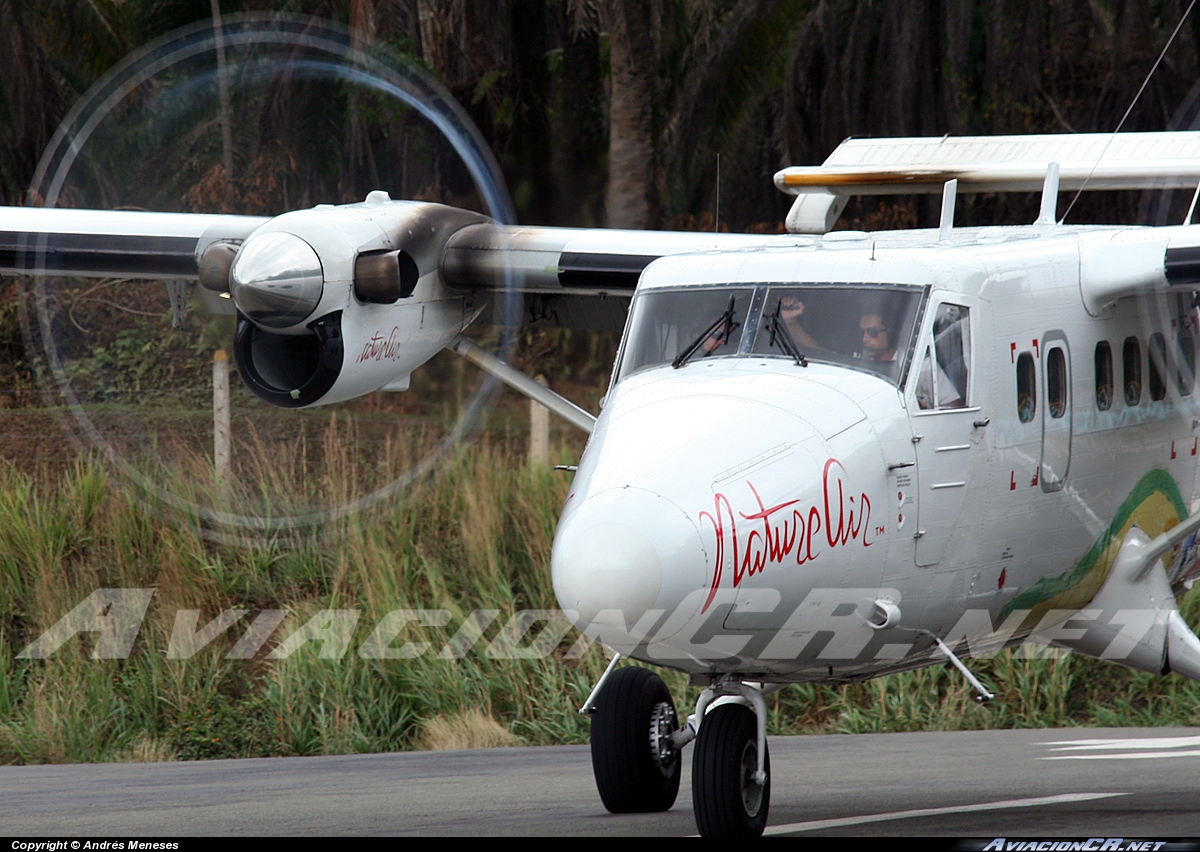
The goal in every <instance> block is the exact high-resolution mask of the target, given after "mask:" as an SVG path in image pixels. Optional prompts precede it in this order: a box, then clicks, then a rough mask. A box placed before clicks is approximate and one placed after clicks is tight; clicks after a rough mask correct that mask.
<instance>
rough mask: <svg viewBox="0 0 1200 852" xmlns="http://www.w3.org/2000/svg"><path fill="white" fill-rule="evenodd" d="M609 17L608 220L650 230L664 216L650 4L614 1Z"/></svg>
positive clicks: (607, 7)
mask: <svg viewBox="0 0 1200 852" xmlns="http://www.w3.org/2000/svg"><path fill="white" fill-rule="evenodd" d="M604 12H605V13H606V14H605V15H604V19H605V20H604V21H603V23H604V24H605V26H606V28H607V30H608V37H609V51H610V57H611V60H610V62H611V68H612V94H611V97H610V102H609V103H610V105H609V130H608V188H607V191H606V193H605V199H604V206H605V215H606V219H607V222H608V226H609V227H610V228H650V227H654V226H656V225H657V224H658V217H659V212H660V211H659V205H658V199H657V192H656V187H657V180H656V175H655V168H654V136H653V134H654V121H653V116H654V112H653V110H654V101H653V94H654V92H653V88H654V86H653V77H652V69H653V62H654V45H653V41H652V39H651V35H650V26H651V23H650V21H651V18H650V4H648V3H646V2H644V0H608V2H607V3H606V4H605V7H604Z"/></svg>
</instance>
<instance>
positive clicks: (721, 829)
mask: <svg viewBox="0 0 1200 852" xmlns="http://www.w3.org/2000/svg"><path fill="white" fill-rule="evenodd" d="M766 752H767V753H766V761H765V764H764V768H765V769H766V771H767V783H766V784H764V785H762V786H761V787H760V786H759V785H757V784H755V783H754V778H753V775H754V773H755V772H756V771H757V770H758V726H757V724H756V720H755V716H754V712H753V711H752V710H750V709H749V708H748V707H746V706H744V705H741V704H722V705H721V706H720V707H717V708H715V709H713V710H712V711H711V712H710V713H708V714H707V715H706V716H705V717H704V721H703V722H701V723H700V734H699V736H697V737H696V752H695V754H693V755H692V807H693V809H694V810H695V813H696V827H697V828H699V829H700V834H701V835H703V836H704V837H760V836H762V833H763V829H765V828H766V827H767V812H768V810H769V809H770V806H771V752H770V749H767V750H766Z"/></svg>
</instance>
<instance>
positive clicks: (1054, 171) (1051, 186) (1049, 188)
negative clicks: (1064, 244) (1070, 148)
mask: <svg viewBox="0 0 1200 852" xmlns="http://www.w3.org/2000/svg"><path fill="white" fill-rule="evenodd" d="M1057 212H1058V163H1047V164H1046V180H1045V182H1043V183H1042V211H1041V213H1039V214H1038V217H1037V221H1035V222H1034V223H1033V224H1035V225H1042V226H1045V227H1051V228H1052V227H1054V222H1055V218H1054V215H1055V214H1056V213H1057Z"/></svg>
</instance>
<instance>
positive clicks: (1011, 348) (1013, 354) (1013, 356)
mask: <svg viewBox="0 0 1200 852" xmlns="http://www.w3.org/2000/svg"><path fill="white" fill-rule="evenodd" d="M1008 356H1009V363H1013V364H1015V363H1016V361H1017V344H1016V343H1010V344H1008Z"/></svg>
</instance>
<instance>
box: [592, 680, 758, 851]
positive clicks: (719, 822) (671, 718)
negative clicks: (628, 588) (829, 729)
mask: <svg viewBox="0 0 1200 852" xmlns="http://www.w3.org/2000/svg"><path fill="white" fill-rule="evenodd" d="M718 699H719V700H718ZM714 702H715V706H713V705H714ZM594 706H595V714H594V715H593V716H592V770H593V771H594V773H595V775H596V786H597V788H598V789H599V791H600V798H601V799H602V800H603V801H604V807H606V808H607V809H608V810H609V811H611V812H612V813H649V812H653V811H665V810H669V809H670V807H671V806H672V805H673V804H674V803H675V798H676V796H677V795H678V793H679V778H680V775H681V770H680V764H681V759H680V754H681V751H682V748H683V746H685V745H686V744H687V743H688V742H690V741H691V740H692V739H695V740H696V753H695V755H694V756H693V761H692V807H693V809H694V811H695V815H696V826H697V827H698V828H699V829H700V833H701V834H702V835H704V836H706V837H758V836H760V835H761V834H762V833H763V830H764V829H765V828H766V825H767V812H768V810H769V809H770V804H771V780H770V755H769V753H768V751H767V740H766V703H765V702H764V701H763V698H762V692H761V691H760V690H759V689H758V688H756V687H755V686H752V685H750V684H748V683H740V682H737V681H733V682H729V681H726V682H723V683H719V684H716V685H714V686H712V687H709V688H708V689H706V690H704V692H703V693H701V695H700V699H699V701H697V703H696V712H695V714H694V715H692V716H691V717H690V718H689V719H688V722H687V725H686V726H685V727H684V728H683V729H680V728H679V724H678V720H677V716H676V714H675V705H674V703H673V702H672V701H671V694H670V692H669V691H668V690H667V686H666V684H665V683H664V682H663V680H662V678H660V677H659V676H658V675H656V674H654V673H653V672H651V671H649V670H648V669H643V668H639V667H636V666H626V667H624V668H619V669H610V672H607V673H606V675H605V678H604V679H603V682H602V684H601V686H600V687H599V696H598V697H597V700H596V702H595V705H594ZM751 707H753V708H754V709H753V710H751V709H750V708H751ZM710 708H711V709H710ZM697 728H698V729H699V730H698V732H697Z"/></svg>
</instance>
